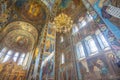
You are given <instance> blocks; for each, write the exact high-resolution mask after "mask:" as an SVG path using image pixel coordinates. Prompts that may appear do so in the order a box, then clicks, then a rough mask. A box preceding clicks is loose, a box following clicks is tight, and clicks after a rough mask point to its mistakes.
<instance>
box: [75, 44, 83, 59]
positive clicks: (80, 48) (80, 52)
mask: <svg viewBox="0 0 120 80" xmlns="http://www.w3.org/2000/svg"><path fill="white" fill-rule="evenodd" d="M84 57H85V52H84V48H83V45H82V44H81V43H79V44H78V45H77V58H78V59H80V58H84Z"/></svg>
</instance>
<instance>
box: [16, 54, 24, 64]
mask: <svg viewBox="0 0 120 80" xmlns="http://www.w3.org/2000/svg"><path fill="white" fill-rule="evenodd" d="M24 58H25V53H23V54H21V55H20V58H19V61H18V65H22V64H23V61H24Z"/></svg>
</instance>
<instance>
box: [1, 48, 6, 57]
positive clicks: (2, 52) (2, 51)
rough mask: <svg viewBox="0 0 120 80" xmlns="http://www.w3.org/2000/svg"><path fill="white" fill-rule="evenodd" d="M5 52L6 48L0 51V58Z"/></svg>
mask: <svg viewBox="0 0 120 80" xmlns="http://www.w3.org/2000/svg"><path fill="white" fill-rule="evenodd" d="M6 51H7V48H6V47H5V48H3V49H2V50H1V51H0V58H1V57H2V55H3V54H5V52H6Z"/></svg>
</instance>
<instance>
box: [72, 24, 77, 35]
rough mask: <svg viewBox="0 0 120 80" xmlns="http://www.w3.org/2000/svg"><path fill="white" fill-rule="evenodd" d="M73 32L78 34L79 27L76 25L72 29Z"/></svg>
mask: <svg viewBox="0 0 120 80" xmlns="http://www.w3.org/2000/svg"><path fill="white" fill-rule="evenodd" d="M72 32H73V34H74V33H76V32H78V27H77V26H76V25H74V27H73V28H72Z"/></svg>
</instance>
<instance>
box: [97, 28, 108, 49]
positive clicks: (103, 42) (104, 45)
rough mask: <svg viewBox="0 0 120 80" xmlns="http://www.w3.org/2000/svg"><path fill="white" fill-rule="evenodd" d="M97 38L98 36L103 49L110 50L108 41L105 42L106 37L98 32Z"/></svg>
mask: <svg viewBox="0 0 120 80" xmlns="http://www.w3.org/2000/svg"><path fill="white" fill-rule="evenodd" d="M96 36H97V40H98V42H99V44H100V46H101V48H102V49H106V48H110V47H109V45H108V43H107V41H106V40H105V38H104V36H103V35H102V33H101V32H100V31H99V30H97V31H96Z"/></svg>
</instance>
